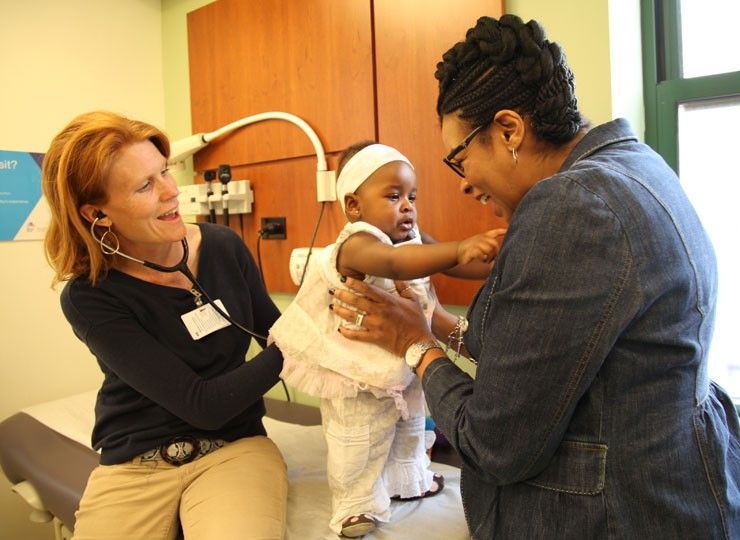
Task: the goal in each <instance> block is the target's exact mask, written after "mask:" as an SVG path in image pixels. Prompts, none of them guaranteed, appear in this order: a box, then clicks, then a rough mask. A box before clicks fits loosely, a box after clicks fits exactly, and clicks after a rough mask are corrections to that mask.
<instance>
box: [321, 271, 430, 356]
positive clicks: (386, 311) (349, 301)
mask: <svg viewBox="0 0 740 540" xmlns="http://www.w3.org/2000/svg"><path fill="white" fill-rule="evenodd" d="M345 284H346V286H347V290H342V289H333V290H331V291H330V293H331V294H332V295H333V296H334V298H336V299H337V300H340V302H332V305H331V306H330V307H331V309H332V310H333V311H334V313H336V314H337V315H339V316H340V317H341V318H342V319H344V320H345V321H347V322H350V323H355V322H356V321H357V320H358V313H359V314H362V319H361V323H362V324H361V326H362V328H359V329H353V328H349V327H346V326H341V327H340V328H339V332H340V333H341V334H342V335H343V336H344V337H347V338H349V339H354V340H357V341H365V342H368V343H374V344H376V345H379V346H380V347H382V348H384V349H386V350H388V351H390V352H392V353H394V354H396V355H398V356H403V355H404V353H405V352H406V349H407V348H408V347H409V345H411V344H412V343H416V342H419V341H424V340H430V339H434V335H433V334H432V332H431V329H430V328H429V323H428V322H427V320H426V317H425V316H424V311H423V310H422V309H421V306H420V305H419V301H418V299H417V298H416V296H415V295H414V292H413V291H412V290H411V289H410V288H409V287H408V286H407V284H406V283H405V282H400V281H398V282H396V287H397V289H398V291H399V294H400V296H395V295H393V294H390V293H388V292H386V291H384V290H382V289H380V288H378V287H375V286H372V285H368V284H367V283H364V282H362V281H360V280H356V279H352V278H347V280H346V283H345ZM345 306H349V307H345Z"/></svg>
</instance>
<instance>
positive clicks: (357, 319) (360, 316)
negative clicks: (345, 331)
mask: <svg viewBox="0 0 740 540" xmlns="http://www.w3.org/2000/svg"><path fill="white" fill-rule="evenodd" d="M364 318H365V314H364V313H358V314H357V317H355V326H362V320H363V319H364Z"/></svg>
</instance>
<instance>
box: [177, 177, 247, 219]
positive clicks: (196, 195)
mask: <svg viewBox="0 0 740 540" xmlns="http://www.w3.org/2000/svg"><path fill="white" fill-rule="evenodd" d="M177 199H178V201H179V202H180V214H182V215H189V216H209V215H210V212H211V211H213V212H215V213H216V214H217V215H222V214H223V213H224V208H226V209H227V212H228V214H230V215H233V214H251V213H252V203H254V192H253V191H252V187H251V185H250V183H249V180H231V181H230V182H229V191H228V193H227V194H226V196H225V197H224V195H223V194H222V192H221V191H219V190H211V191H210V194H209V186H208V184H192V185H188V186H180V195H178V197H177Z"/></svg>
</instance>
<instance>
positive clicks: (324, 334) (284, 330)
mask: <svg viewBox="0 0 740 540" xmlns="http://www.w3.org/2000/svg"><path fill="white" fill-rule="evenodd" d="M361 231H362V232H367V233H370V234H372V235H373V236H375V237H377V238H378V239H379V240H380V241H381V242H383V243H385V244H388V245H393V243H392V242H391V240H390V238H389V237H388V236H387V235H386V234H385V233H383V232H382V231H381V230H380V229H378V228H377V227H374V226H373V225H370V224H369V223H365V222H363V221H358V222H355V223H348V224H347V225H346V226H345V227H344V229H342V231H341V233H340V234H339V237H338V238H337V241H336V242H335V243H334V244H331V245H329V246H327V247H326V248H324V249H323V250H321V251H319V252H318V253H316V254H314V255H313V256H312V258H311V261H310V262H309V266H308V269H307V271H306V277H305V279H304V282H303V285H302V286H301V288H300V290H299V291H298V293H297V294H296V297H295V299H294V300H293V302H291V304H290V305H289V306H288V308H287V309H286V310H285V312H284V313H283V314H282V316H281V317H280V318H279V319H278V320H277V322H276V323H275V324H274V325H273V327H272V328H271V329H270V336H271V338H272V340H274V342H275V343H276V344H277V346H278V347H279V348H280V350H281V351H282V353H283V358H284V364H283V371H282V373H281V375H280V376H281V377H282V378H283V379H284V380H285V382H286V383H288V384H290V385H291V386H294V387H296V388H298V389H300V390H301V391H303V392H305V393H307V394H310V395H312V396H318V397H321V398H330V399H331V398H347V397H355V396H356V395H357V392H358V391H368V392H372V393H373V394H374V395H375V396H376V397H385V396H390V397H393V399H394V400H395V401H396V404H397V406H398V408H399V410H400V411H401V413H402V416H403V417H404V418H406V417H407V415H408V411H407V407H406V404H405V403H404V400H403V397H402V392H403V390H404V389H405V388H406V387H407V386H408V385H409V383H410V382H411V381H412V380H413V378H414V374H413V373H412V372H411V370H410V369H409V368H408V367H407V366H406V364H405V363H404V362H403V361H402V360H400V359H399V358H398V357H397V356H395V355H393V354H391V353H389V352H387V351H385V350H384V349H381V348H380V347H378V346H376V345H372V344H368V343H362V342H359V341H352V340H349V339H347V338H345V337H344V336H342V335H341V334H340V333H339V332H337V329H338V328H339V326H340V325H347V324H348V323H346V322H345V321H344V320H343V319H341V318H340V317H339V316H337V315H336V314H334V313H333V312H332V311H331V310H330V309H329V307H328V306H329V304H330V303H332V302H336V301H337V300H336V298H334V297H333V296H331V295H330V294H329V289H330V288H336V289H345V288H346V287H345V285H344V283H342V282H341V281H340V278H341V277H342V276H341V275H340V274H339V272H338V271H337V266H336V262H337V253H338V252H339V248H340V247H341V245H342V243H343V242H344V241H345V240H346V239H347V238H349V237H350V236H351V235H353V234H355V233H358V232H361ZM409 243H414V244H419V243H421V241H420V239H419V235H418V234H417V235H416V237H415V238H414V239H412V240H408V241H407V242H404V243H402V244H396V247H398V246H401V245H404V244H409ZM365 281H366V282H367V283H371V284H373V285H376V286H378V287H381V288H383V289H384V290H386V291H389V292H391V293H392V294H398V293H397V292H396V288H395V285H394V283H393V281H392V280H390V279H387V278H380V277H373V276H368V277H366V278H365ZM410 286H411V287H413V289H414V291H415V292H416V294H417V296H418V297H419V298H420V299H421V302H422V306H423V307H424V311H425V313H426V315H427V317H428V318H429V319H430V320H431V315H432V312H433V311H434V301H433V298H432V293H431V286H430V280H429V278H428V277H424V278H421V279H416V280H413V281H411V282H410Z"/></svg>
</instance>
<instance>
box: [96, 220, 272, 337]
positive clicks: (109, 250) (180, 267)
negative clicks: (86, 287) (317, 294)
mask: <svg viewBox="0 0 740 540" xmlns="http://www.w3.org/2000/svg"><path fill="white" fill-rule="evenodd" d="M99 219H100V218H99V217H97V216H96V217H95V220H93V222H92V224H91V225H90V234H91V235H92V237H93V239H94V240H95V241H96V242H97V243H98V244H100V246H101V248H102V250H103V253H105V254H106V255H120V256H121V257H124V258H125V259H129V260H130V261H134V262H137V263H139V264H143V265H144V266H146V267H147V268H151V269H152V270H156V271H158V272H164V273H166V274H171V273H173V272H180V273H181V274H183V275H184V276H185V277H186V278H188V280H190V283H192V285H193V287H195V288H196V289H197V290H198V292H199V293H200V294H202V295H203V297H205V299H206V301H207V302H208V303H209V304H210V305H211V306H213V309H215V310H216V312H217V313H218V314H219V315H221V316H222V317H223V318H224V319H226V320H227V321H229V322H230V323H231V324H233V325H234V326H236V327H237V328H238V329H239V330H241V331H242V332H244V333H246V334H249V335H250V336H252V337H254V338H257V339H260V340H264V341H266V340H267V337H266V336H263V335H260V334H258V333H256V332H253V331H252V330H249V329H248V328H246V327H245V326H243V325H241V324H239V323H238V322H236V321H235V320H234V319H233V318H232V317H231V315H229V314H228V313H226V311H224V310H223V309H221V308H220V307H219V306H218V304H216V302H214V301H213V299H212V298H211V296H210V295H209V294H208V293H207V292H206V291H205V289H204V288H203V286H202V285H201V284H200V283H199V282H198V280H197V279H196V278H195V276H194V275H193V273H192V272H191V271H190V268H188V258H189V257H190V249H189V247H188V241H187V239H186V238H183V239H182V240H180V244H181V245H182V257H181V258H180V261H179V262H178V263H177V264H174V265H172V266H162V265H161V264H157V263H154V262H151V261H145V260H141V259H137V258H136V257H132V256H131V255H127V254H126V253H123V252H122V251H121V250H120V249H119V246H116V247H115V248H113V247H111V246H109V245H108V244H106V243H105V242H104V241H103V238H104V236H101V237H98V236H96V235H95V226H96V225H97V223H98V220H99Z"/></svg>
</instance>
